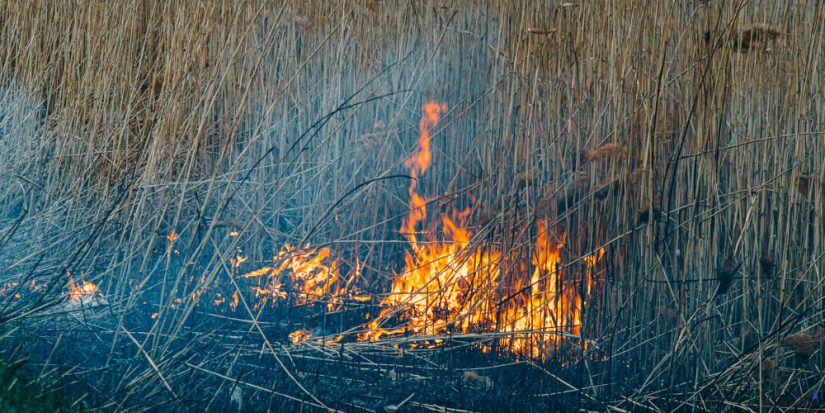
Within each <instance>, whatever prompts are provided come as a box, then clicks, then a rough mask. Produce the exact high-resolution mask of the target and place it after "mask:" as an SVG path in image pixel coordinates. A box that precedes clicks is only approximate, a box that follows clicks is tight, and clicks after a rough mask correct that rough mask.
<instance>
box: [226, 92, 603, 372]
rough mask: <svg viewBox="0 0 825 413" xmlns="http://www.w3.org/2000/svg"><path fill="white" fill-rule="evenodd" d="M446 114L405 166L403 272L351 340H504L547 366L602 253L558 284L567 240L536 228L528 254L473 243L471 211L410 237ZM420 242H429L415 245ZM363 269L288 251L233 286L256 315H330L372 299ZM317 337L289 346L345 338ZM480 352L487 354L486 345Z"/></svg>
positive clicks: (312, 251)
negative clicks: (305, 311)
mask: <svg viewBox="0 0 825 413" xmlns="http://www.w3.org/2000/svg"><path fill="white" fill-rule="evenodd" d="M446 110H447V107H446V105H445V104H439V103H433V102H431V103H427V104H426V105H424V107H423V113H424V114H423V116H422V119H421V123H420V128H421V136H420V138H419V140H418V144H419V148H420V149H419V150H418V151H417V152H416V153H415V154H413V155H412V156H410V157H409V158H408V159H407V160H406V161H405V162H404V164H405V165H406V166H407V167H408V168H409V169H410V174H411V175H412V176H413V178H416V180H413V181H412V183H411V184H410V187H409V195H410V201H409V215H408V216H407V218H406V219H405V220H404V221H403V223H402V225H401V228H400V231H401V233H402V234H404V236H405V237H406V238H407V241H408V242H409V246H410V249H409V251H408V252H407V253H406V254H405V265H404V270H403V271H401V272H400V273H398V274H396V277H395V279H394V280H393V283H392V289H391V292H390V294H388V295H387V296H386V297H385V298H384V299H383V300H381V302H380V305H381V307H383V310H382V311H381V312H380V314H379V315H378V316H377V317H372V318H368V320H369V321H368V323H367V324H366V326H365V327H366V329H365V331H363V332H362V333H360V334H358V337H357V338H358V340H362V341H374V340H380V339H382V338H384V337H388V336H393V335H400V334H405V335H407V334H409V335H422V336H425V338H426V336H432V338H431V339H426V341H418V342H417V344H415V345H413V346H417V347H422V348H430V347H433V346H438V345H440V344H441V343H442V340H441V337H442V336H443V335H445V334H451V333H484V332H497V333H505V334H503V335H501V337H502V338H499V339H497V340H498V341H497V343H499V344H501V345H507V347H508V348H510V349H512V350H513V351H514V352H515V353H516V354H518V355H520V356H524V357H531V358H546V357H549V356H550V355H551V354H552V352H553V351H554V350H555V348H556V347H557V346H558V345H559V344H560V343H561V341H562V340H563V339H564V337H567V338H572V339H576V338H579V339H580V337H581V326H582V310H583V308H584V306H585V305H586V304H587V303H586V302H584V301H583V299H582V296H584V297H585V299H586V298H587V297H589V296H590V290H591V287H592V285H593V281H592V272H593V269H594V267H595V265H596V263H597V262H598V261H599V260H600V259H601V258H602V256H603V255H604V249H600V250H598V251H597V252H595V253H593V254H590V255H588V256H585V257H581V258H580V259H579V260H578V261H581V262H582V263H583V264H584V265H583V266H581V268H582V270H583V271H584V272H585V274H583V275H584V276H583V277H581V278H579V277H570V278H571V279H570V280H566V279H565V278H566V275H567V274H570V273H571V272H572V271H571V270H570V269H569V268H568V267H565V266H564V265H561V264H560V263H561V262H562V260H561V253H560V252H561V251H562V250H563V248H564V245H565V242H566V236H567V234H566V233H564V232H562V233H556V232H554V231H553V229H552V228H550V227H549V225H548V224H547V223H546V222H544V221H538V222H537V223H536V224H535V229H536V235H535V236H534V237H533V238H532V242H530V245H525V248H522V249H520V250H518V251H526V252H529V254H528V253H521V252H511V251H508V252H504V251H501V250H500V249H499V248H498V247H496V246H495V245H486V244H482V245H479V244H477V243H471V240H472V236H473V234H472V231H470V230H469V229H467V228H468V227H469V226H470V225H469V224H470V222H469V217H470V215H471V212H472V211H471V210H469V209H468V210H464V211H453V213H452V214H450V215H447V214H445V215H442V216H441V217H440V220H439V223H440V227H441V234H442V236H441V237H436V236H435V235H434V234H433V233H432V232H428V231H426V230H424V231H416V226H417V225H418V224H419V223H423V222H425V221H426V220H427V213H426V204H427V202H428V200H427V199H426V198H425V196H423V195H421V194H419V193H418V192H417V182H418V181H417V178H418V177H420V176H421V174H423V173H424V172H425V171H426V170H427V169H428V168H429V166H430V165H431V162H432V157H431V152H430V143H431V132H432V131H433V130H434V128H435V127H436V125H437V124H438V121H439V116H440V115H441V114H442V113H444V112H446ZM419 237H423V238H424V239H426V241H427V242H420V240H419ZM239 252H240V250H239ZM246 260H247V257H244V256H241V254H240V253H239V254H237V255H236V256H235V257H233V258H231V259H230V261H231V264H232V268H233V274H234V268H237V267H238V266H239V265H240V264H241V263H243V262H244V261H246ZM576 261H577V260H574V261H572V262H576ZM572 262H571V263H572ZM363 267H364V266H363V265H362V264H361V263H360V261H359V260H358V259H357V258H356V262H355V266H354V269H352V270H351V271H350V275H349V276H348V277H342V276H341V273H340V266H339V261H338V260H337V259H336V258H335V257H333V255H332V253H331V251H330V249H329V248H326V247H324V248H311V247H310V246H309V245H306V246H304V248H295V247H292V246H290V245H288V244H287V245H285V246H284V248H283V249H281V251H280V252H279V253H278V254H277V255H276V256H275V257H273V260H272V264H271V265H269V266H265V267H262V268H259V269H257V270H254V271H250V272H247V273H245V274H242V275H236V277H237V278H240V279H248V280H251V281H252V282H255V281H256V280H257V285H256V286H253V287H252V290H253V291H254V292H255V297H256V300H257V303H256V304H255V308H256V309H257V308H260V307H261V306H262V305H265V304H267V303H270V304H274V303H276V302H277V301H278V300H284V299H289V300H291V301H290V303H292V304H296V305H302V304H306V305H319V304H320V305H325V306H326V310H327V311H330V312H331V311H335V310H338V309H340V308H341V306H342V305H343V304H344V303H350V304H353V305H357V304H360V303H364V302H367V301H370V300H372V299H373V298H372V297H370V296H369V295H367V294H364V293H363V292H359V291H357V289H356V288H355V287H354V286H353V285H352V284H353V280H357V279H359V278H360V274H361V271H362V270H363ZM571 268H580V266H571ZM579 280H582V281H579ZM580 283H583V284H584V285H582V284H580ZM582 287H584V288H582ZM238 302H239V295H238V292H237V291H236V292H235V293H234V294H233V295H232V299H231V300H229V299H228V296H226V297H221V296H220V295H218V299H217V300H215V304H224V303H228V304H229V305H230V306H231V308H232V310H233V311H234V310H236V308H237V305H238ZM368 317H369V316H368ZM317 331H320V333H318V332H317ZM325 334H327V333H325V332H324V330H323V329H320V330H319V329H318V328H316V329H315V330H312V329H309V330H298V331H295V332H293V333H292V334H290V335H289V337H290V339H291V340H292V342H293V343H294V344H298V343H302V342H305V341H308V340H316V339H322V340H326V341H325V342H327V343H337V342H340V340H341V339H342V338H343V337H342V336H341V335H338V336H337V337H336V338H334V339H332V340H328V339H327V338H324V337H323V336H324V335H325ZM580 342H581V343H582V344H581V345H582V346H585V345H586V343H584V341H583V340H580ZM483 350H484V351H489V350H490V347H489V344H488V345H487V347H484V348H483Z"/></svg>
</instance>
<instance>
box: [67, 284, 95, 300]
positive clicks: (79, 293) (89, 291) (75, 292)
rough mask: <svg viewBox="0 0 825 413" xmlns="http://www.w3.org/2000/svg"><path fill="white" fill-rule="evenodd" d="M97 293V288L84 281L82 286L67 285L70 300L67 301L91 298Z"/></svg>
mask: <svg viewBox="0 0 825 413" xmlns="http://www.w3.org/2000/svg"><path fill="white" fill-rule="evenodd" d="M96 292H98V291H97V286H96V285H94V284H92V283H90V282H87V281H84V282H83V284H82V285H76V284H74V283H72V284H69V296H71V299H70V300H69V301H74V300H77V299H80V298H83V297H84V296H91V297H93V296H94V295H95V293H96Z"/></svg>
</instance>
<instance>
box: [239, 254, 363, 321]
mask: <svg viewBox="0 0 825 413" xmlns="http://www.w3.org/2000/svg"><path fill="white" fill-rule="evenodd" d="M239 258H240V257H239ZM273 261H274V263H275V265H274V266H272V267H263V268H260V269H258V270H255V271H252V272H248V273H246V274H243V275H241V276H240V278H259V279H260V278H261V277H262V276H266V277H265V279H262V280H260V281H259V285H258V286H257V287H253V290H254V291H255V293H256V296H258V297H260V301H259V302H258V305H259V306H260V305H262V304H265V303H266V302H267V300H269V299H272V300H275V299H278V298H286V297H287V296H288V293H291V295H292V296H293V297H294V298H295V300H296V301H295V304H299V305H300V304H306V303H311V302H315V301H323V302H325V303H327V308H328V310H329V311H332V310H334V309H335V308H336V307H337V306H338V305H340V304H341V303H343V302H344V300H345V299H353V300H359V299H360V300H363V298H362V297H360V296H357V295H353V293H355V291H352V292H349V290H348V288H347V286H341V283H340V282H339V280H341V276H340V274H339V271H338V261H337V260H335V259H333V258H332V257H331V252H330V250H329V248H326V247H325V248H320V249H316V248H309V245H307V246H306V248H305V249H303V250H301V249H296V248H294V247H292V246H291V245H289V244H286V245H285V246H284V248H283V249H282V250H281V251H280V252H279V253H278V255H277V256H276V257H275V258H274V259H273ZM235 303H237V300H235ZM236 305H237V304H236Z"/></svg>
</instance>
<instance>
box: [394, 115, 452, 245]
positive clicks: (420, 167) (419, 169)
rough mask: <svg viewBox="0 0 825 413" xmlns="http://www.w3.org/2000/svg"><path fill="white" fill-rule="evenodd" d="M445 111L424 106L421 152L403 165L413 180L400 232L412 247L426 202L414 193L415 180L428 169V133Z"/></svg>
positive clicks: (424, 215)
mask: <svg viewBox="0 0 825 413" xmlns="http://www.w3.org/2000/svg"><path fill="white" fill-rule="evenodd" d="M446 111H447V104H446V103H441V104H438V103H435V102H429V103H427V104H425V105H424V115H423V116H422V117H421V123H420V125H419V126H420V128H421V137H420V138H419V139H418V145H419V146H420V147H421V150H419V151H418V152H416V153H415V154H413V155H412V156H411V157H410V158H409V159H407V160H406V161H404V165H405V166H406V167H407V168H410V175H411V176H412V178H413V180H412V182H411V183H410V189H409V192H410V216H409V218H408V219H407V220H405V221H404V223H403V224H402V225H401V232H402V233H404V234H406V235H407V239H408V240H409V241H410V244H412V245H413V246H414V247H415V246H416V245H417V242H418V241H417V239H416V237H415V224H416V223H418V222H420V221H423V220H425V219H427V209H426V205H427V201H426V200H425V199H424V198H422V197H420V196H419V195H418V193H417V192H416V191H415V189H416V186H417V185H418V180H417V178H418V177H419V176H420V175H421V174H422V173H424V171H426V170H427V168H429V167H430V162H431V159H432V155H431V154H430V131H431V130H432V129H433V128H435V125H437V124H438V115H439V114H440V113H442V112H446Z"/></svg>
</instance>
